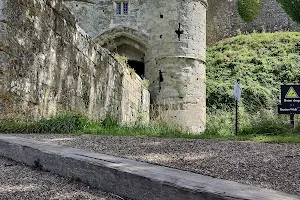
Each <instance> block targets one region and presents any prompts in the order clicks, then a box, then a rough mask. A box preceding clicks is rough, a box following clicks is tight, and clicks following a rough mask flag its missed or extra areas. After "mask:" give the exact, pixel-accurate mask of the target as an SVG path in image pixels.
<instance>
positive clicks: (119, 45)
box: [94, 26, 148, 77]
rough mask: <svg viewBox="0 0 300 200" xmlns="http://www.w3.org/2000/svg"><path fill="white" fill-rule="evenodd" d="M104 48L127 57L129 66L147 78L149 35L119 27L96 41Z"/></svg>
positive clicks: (103, 34) (105, 33)
mask: <svg viewBox="0 0 300 200" xmlns="http://www.w3.org/2000/svg"><path fill="white" fill-rule="evenodd" d="M94 41H95V42H96V43H98V44H100V45H101V46H102V47H104V48H106V49H108V50H110V51H112V52H117V53H118V54H119V55H125V56H126V57H127V58H128V64H129V66H130V67H131V68H133V69H134V70H135V72H136V73H137V74H138V75H139V76H140V77H145V63H144V60H145V54H146V52H147V48H148V47H147V44H148V35H147V34H145V33H143V32H141V31H137V30H135V29H132V28H128V27H124V26H117V27H114V28H112V29H110V30H108V31H106V32H104V33H102V34H101V35H100V36H98V37H97V38H95V39H94Z"/></svg>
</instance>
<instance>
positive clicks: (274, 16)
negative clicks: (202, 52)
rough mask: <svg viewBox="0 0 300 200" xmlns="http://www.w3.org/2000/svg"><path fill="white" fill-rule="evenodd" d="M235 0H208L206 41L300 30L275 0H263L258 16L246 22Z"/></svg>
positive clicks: (209, 42) (210, 42) (211, 41)
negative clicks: (253, 33)
mask: <svg viewBox="0 0 300 200" xmlns="http://www.w3.org/2000/svg"><path fill="white" fill-rule="evenodd" d="M236 2H237V0H208V5H209V6H208V10H207V43H208V44H213V43H215V42H217V41H219V40H222V39H225V38H230V37H232V36H235V35H237V32H238V30H241V31H242V33H251V32H253V30H256V31H257V32H263V31H265V32H276V31H300V25H299V24H297V23H296V22H293V21H292V20H291V19H290V18H289V16H288V15H287V14H286V13H285V11H284V10H283V9H282V8H281V7H280V5H279V4H278V3H277V2H276V0H263V7H262V9H261V11H260V14H259V16H258V18H257V19H256V20H255V21H254V22H252V23H250V24H247V23H245V22H243V21H242V19H241V18H240V16H239V14H238V12H237V6H236Z"/></svg>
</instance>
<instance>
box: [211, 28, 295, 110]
mask: <svg viewBox="0 0 300 200" xmlns="http://www.w3.org/2000/svg"><path fill="white" fill-rule="evenodd" d="M237 79H240V83H241V87H242V88H243V98H242V105H244V107H245V108H246V109H247V110H248V111H258V110H260V109H261V108H267V109H268V108H272V107H273V108H274V107H275V106H276V105H277V104H278V103H279V99H280V85H282V84H295V83H300V33H299V32H294V33H292V32H285V33H282V32H279V33H263V34H258V33H252V34H250V35H239V36H237V37H234V38H231V39H228V40H226V41H221V42H219V43H217V44H215V45H214V46H211V47H208V49H207V106H208V107H209V108H224V107H229V108H230V107H234V99H233V85H234V82H235V80H237Z"/></svg>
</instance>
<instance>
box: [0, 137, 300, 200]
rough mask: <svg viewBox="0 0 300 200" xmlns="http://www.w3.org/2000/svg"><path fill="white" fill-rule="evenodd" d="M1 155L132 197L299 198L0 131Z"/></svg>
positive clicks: (189, 199) (197, 199) (165, 199)
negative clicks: (3, 133)
mask: <svg viewBox="0 0 300 200" xmlns="http://www.w3.org/2000/svg"><path fill="white" fill-rule="evenodd" d="M0 155H1V156H4V157H7V158H11V159H13V160H16V161H19V162H22V163H25V164H27V165H30V166H36V167H39V168H42V169H44V170H48V171H51V172H54V173H57V174H59V175H62V176H65V177H72V178H76V179H80V180H81V181H83V182H85V183H87V184H89V185H90V186H93V187H96V188H100V189H103V190H105V191H108V192H113V193H115V194H118V195H120V196H123V197H128V198H131V199H141V200H148V199H149V200H150V199H151V200H154V199H155V200H159V199H161V200H168V199H170V200H223V199H226V200H228V199H230V200H237V199H241V200H296V199H298V200H299V199H300V196H294V195H290V194H287V193H283V192H278V191H274V190H268V189H263V188H258V187H254V186H249V185H244V184H240V183H236V182H233V181H227V180H222V179H217V178H211V177H208V176H203V175H199V174H195V173H191V172H187V171H181V170H176V169H171V168H167V167H161V166H157V165H153V164H148V163H143V162H137V161H133V160H128V159H123V158H118V157H114V156H108V155H104V154H99V153H91V152H88V151H84V150H79V149H74V148H67V147H63V146H59V145H55V144H49V143H45V142H40V141H35V140H31V139H25V138H21V137H13V136H8V135H2V134H0Z"/></svg>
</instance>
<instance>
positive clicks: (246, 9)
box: [237, 0, 300, 23]
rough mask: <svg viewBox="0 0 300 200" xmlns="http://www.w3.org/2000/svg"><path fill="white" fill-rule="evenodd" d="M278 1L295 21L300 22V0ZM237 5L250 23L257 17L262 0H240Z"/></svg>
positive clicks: (244, 18)
mask: <svg viewBox="0 0 300 200" xmlns="http://www.w3.org/2000/svg"><path fill="white" fill-rule="evenodd" d="M276 1H277V2H278V3H279V4H280V5H281V7H282V8H283V9H284V10H285V12H286V13H287V14H288V15H289V16H290V17H291V18H292V19H293V20H294V21H296V22H298V23H300V0H276ZM237 6H238V12H239V14H240V16H241V18H242V19H243V20H244V21H245V22H247V23H250V22H252V21H254V20H255V19H256V18H257V16H258V14H259V10H260V9H261V7H262V0H238V1H237Z"/></svg>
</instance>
